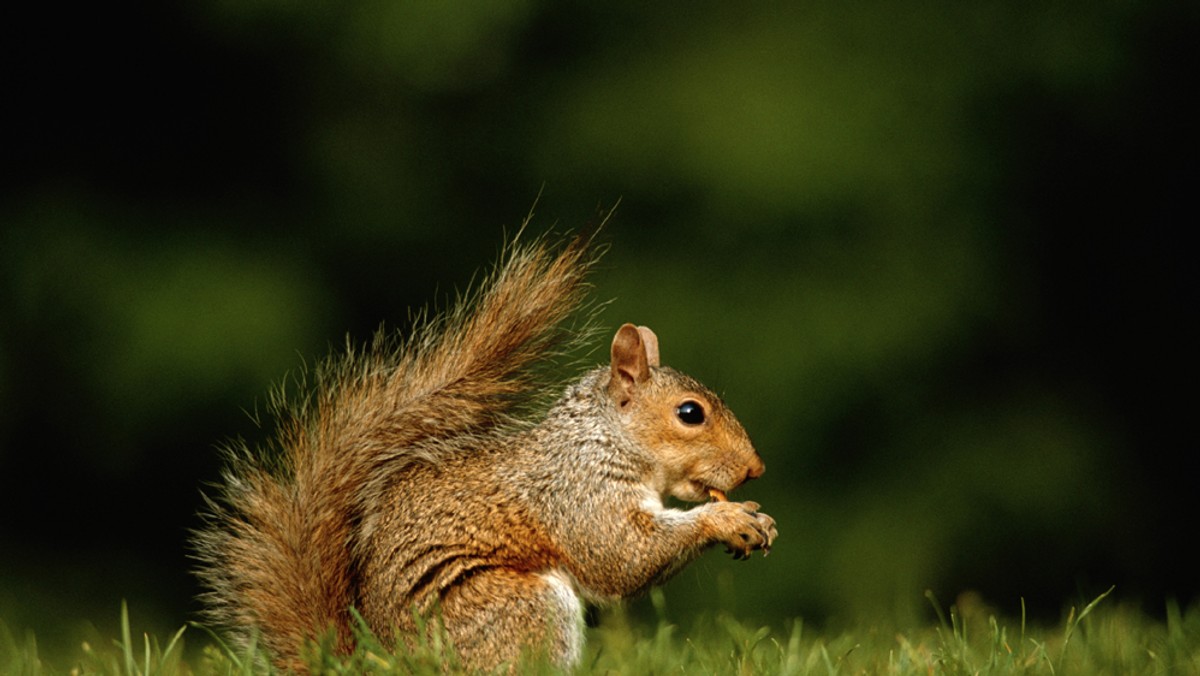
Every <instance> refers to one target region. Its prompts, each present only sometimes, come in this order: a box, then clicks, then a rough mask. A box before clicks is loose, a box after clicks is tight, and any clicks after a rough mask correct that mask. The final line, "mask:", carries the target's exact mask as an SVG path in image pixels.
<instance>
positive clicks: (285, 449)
mask: <svg viewBox="0 0 1200 676" xmlns="http://www.w3.org/2000/svg"><path fill="white" fill-rule="evenodd" d="M518 239H519V238H518ZM594 260H595V253H594V250H593V249H592V247H591V246H590V241H589V239H588V238H586V237H579V238H576V239H575V240H573V241H570V242H568V243H566V244H565V245H562V246H554V245H552V244H551V243H549V242H547V241H546V240H545V239H544V238H542V239H536V240H534V241H532V242H528V243H522V242H519V241H516V242H513V243H511V244H509V245H508V246H507V247H506V249H505V251H504V253H503V256H502V259H501V262H500V263H499V264H498V265H497V267H496V269H495V270H494V271H493V272H492V273H491V274H490V275H489V276H488V278H487V279H486V280H485V281H484V282H483V283H482V284H481V285H480V286H479V287H478V288H477V289H476V290H475V291H474V292H473V293H472V294H469V295H468V296H466V297H463V298H460V299H459V300H458V302H457V303H456V304H455V305H454V307H452V308H451V309H450V310H449V311H447V312H446V313H443V314H440V315H437V316H432V317H429V316H427V317H425V318H424V319H421V320H418V321H417V323H416V326H415V327H414V328H413V329H412V332H411V334H410V335H409V336H408V337H407V338H406V339H404V340H400V339H397V338H394V337H389V336H386V335H384V334H382V333H380V334H378V335H377V336H376V337H375V339H374V340H373V341H372V342H371V343H370V345H369V346H367V347H364V348H354V347H350V348H348V349H347V351H346V353H345V354H344V355H341V356H333V357H330V358H329V359H328V360H327V361H326V362H324V363H322V364H321V365H319V366H318V367H317V368H316V369H315V371H314V372H313V373H312V374H311V379H312V382H311V383H310V384H308V383H306V382H305V380H306V378H305V377H301V378H299V379H298V384H297V386H296V388H295V389H297V390H298V392H296V393H291V392H289V393H286V394H285V392H284V388H280V390H279V391H278V393H277V394H276V396H275V397H274V398H273V401H272V412H273V414H274V415H275V417H276V424H277V429H276V430H275V433H274V436H273V438H272V439H271V441H270V442H269V444H268V447H267V448H265V449H260V450H257V451H255V450H252V449H249V448H247V447H245V446H239V447H236V448H232V449H230V452H229V458H230V459H229V466H228V468H227V469H226V471H225V473H224V475H223V485H222V486H221V491H220V494H219V495H218V496H217V497H216V499H214V500H210V501H209V505H208V507H209V510H208V514H207V515H206V516H207V520H206V523H205V526H204V527H203V528H202V529H201V530H200V531H199V532H197V533H196V535H195V546H196V558H197V559H198V560H199V564H200V565H199V569H198V574H199V576H200V578H201V580H202V582H203V583H204V584H205V586H206V587H207V589H208V591H207V592H206V593H205V595H204V601H205V605H206V606H207V610H206V612H207V615H208V619H209V620H210V621H211V622H213V623H214V624H217V625H219V626H221V627H224V628H226V629H228V630H229V631H230V632H232V634H233V635H234V636H235V637H236V638H237V639H240V640H241V641H242V642H245V641H247V640H249V638H250V637H251V636H252V635H257V640H258V641H259V643H260V644H261V645H263V647H265V648H266V649H267V650H268V651H269V653H270V654H271V655H272V656H273V658H274V659H275V661H276V663H277V664H278V665H280V666H284V667H288V668H295V669H303V667H304V664H305V663H306V662H305V660H304V659H303V656H302V650H303V647H304V646H305V645H306V643H307V642H309V641H311V640H313V639H315V638H318V637H319V636H321V635H323V634H325V633H326V632H332V635H333V637H334V640H335V641H336V644H337V646H338V647H339V648H341V649H346V648H349V646H350V641H351V622H350V611H349V609H350V608H351V607H352V606H356V605H357V604H358V603H359V601H360V599H357V598H356V593H357V590H356V581H355V576H356V567H357V566H358V565H359V564H358V562H357V556H356V554H357V552H359V551H360V550H361V549H362V548H363V547H364V546H365V543H364V538H366V539H369V538H370V534H369V533H364V532H362V529H361V528H360V527H359V526H360V524H362V523H363V520H364V515H365V514H367V513H369V511H370V509H371V505H373V504H375V503H376V502H378V501H379V500H381V499H383V498H384V496H385V495H386V494H387V490H388V485H389V483H390V482H391V481H392V480H393V478H394V477H396V476H398V475H399V474H400V473H402V472H404V471H405V469H406V468H409V467H411V465H412V464H413V463H415V462H424V463H430V464H436V463H438V462H439V461H440V460H441V459H444V458H445V457H447V456H448V455H452V454H455V453H458V452H462V451H465V450H469V449H471V448H474V447H478V446H480V445H481V444H482V443H486V440H487V439H488V438H489V437H490V438H494V439H500V438H501V437H502V436H503V435H505V434H508V433H510V432H511V431H512V428H513V427H514V426H516V427H520V426H521V425H522V424H523V414H525V413H526V410H527V409H528V408H529V407H530V406H531V404H532V403H533V402H534V401H536V400H537V399H538V398H540V397H541V396H542V395H543V394H544V393H545V391H546V385H547V383H546V382H545V370H544V369H543V368H541V367H540V365H541V364H542V363H544V360H545V359H546V355H547V354H553V353H555V352H556V351H561V350H563V349H564V347H565V345H564V341H566V342H570V341H572V340H573V339H574V338H575V337H576V336H577V333H576V332H573V331H570V330H567V329H564V328H563V326H564V324H565V323H566V320H567V319H568V318H570V317H571V316H572V315H573V314H574V313H575V312H576V310H577V309H578V308H579V306H580V305H581V303H582V301H583V299H584V295H585V291H586V283H585V276H586V274H587V272H588V270H589V268H590V267H591V265H592V263H593V261H594Z"/></svg>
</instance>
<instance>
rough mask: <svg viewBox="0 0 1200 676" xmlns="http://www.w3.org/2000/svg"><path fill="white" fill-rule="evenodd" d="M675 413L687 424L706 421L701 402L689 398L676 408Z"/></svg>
mask: <svg viewBox="0 0 1200 676" xmlns="http://www.w3.org/2000/svg"><path fill="white" fill-rule="evenodd" d="M675 415H676V417H678V418H679V419H680V420H682V421H683V422H684V424H687V425H699V424H700V423H702V422H704V407H703V406H701V405H700V402H697V401H692V400H690V399H689V400H688V401H685V402H683V403H682V404H680V405H679V406H677V407H676V408H675Z"/></svg>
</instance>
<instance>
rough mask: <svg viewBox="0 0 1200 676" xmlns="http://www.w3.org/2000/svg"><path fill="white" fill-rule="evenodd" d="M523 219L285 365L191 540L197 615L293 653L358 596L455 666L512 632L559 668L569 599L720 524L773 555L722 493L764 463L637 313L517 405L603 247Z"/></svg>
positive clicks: (483, 654)
mask: <svg viewBox="0 0 1200 676" xmlns="http://www.w3.org/2000/svg"><path fill="white" fill-rule="evenodd" d="M520 235H521V233H520V232H518V233H517V236H516V237H515V238H514V239H513V240H512V241H510V242H508V243H507V244H506V245H505V247H504V249H503V250H502V253H501V259H500V262H499V263H497V265H496V267H495V269H494V270H493V271H492V272H491V273H490V274H489V275H488V276H487V278H486V279H485V280H484V281H483V283H482V284H481V285H479V286H478V287H476V289H475V291H474V292H472V293H469V294H467V295H466V296H465V297H461V298H459V299H458V301H457V302H456V303H455V304H454V305H453V306H452V307H451V308H450V309H449V310H448V311H445V312H443V313H441V314H435V315H422V316H419V317H418V318H417V320H416V322H415V326H414V327H413V328H412V329H411V331H410V335H409V337H408V338H407V339H406V340H403V339H400V338H399V337H396V336H389V335H387V334H385V333H384V332H383V331H382V329H381V331H380V332H379V333H378V334H376V336H375V338H374V340H373V341H372V342H370V343H369V344H368V345H367V346H365V347H356V346H353V345H348V347H347V349H346V351H345V353H344V354H341V355H334V356H331V357H329V358H328V359H326V360H325V361H324V362H322V363H320V364H319V365H318V366H317V367H316V368H315V369H314V371H313V373H312V374H311V378H310V377H309V376H307V375H306V376H300V377H298V378H297V379H296V380H297V381H298V387H299V389H300V391H301V396H298V397H297V396H296V395H293V394H289V393H287V392H285V390H286V388H284V387H281V388H279V389H278V390H277V391H276V392H275V395H274V396H273V397H272V401H271V409H272V413H273V414H274V417H275V420H276V426H277V427H276V429H275V431H274V434H273V436H272V437H271V440H270V441H269V442H268V443H267V444H266V445H265V447H264V448H260V449H258V450H254V449H251V448H250V447H249V446H248V445H247V444H245V443H244V442H239V443H236V444H232V445H230V446H229V447H228V448H227V451H228V456H229V457H228V461H227V462H228V465H227V467H226V469H225V470H224V472H223V474H222V479H221V483H220V484H219V485H218V488H219V493H218V495H217V497H215V498H212V497H206V498H205V500H206V511H205V512H204V514H203V517H204V524H203V525H202V526H201V527H200V529H199V530H198V531H196V532H195V533H194V535H193V546H194V558H195V559H197V560H198V568H197V571H196V572H197V574H198V576H199V578H200V580H201V582H202V583H203V585H204V586H205V587H206V590H207V591H205V592H204V593H203V594H202V597H201V600H202V602H203V603H204V605H205V606H206V610H205V613H206V618H207V620H208V621H209V622H210V623H211V624H214V625H217V626H219V627H221V628H224V629H225V630H226V631H227V632H228V633H229V635H230V636H231V638H232V639H233V640H234V641H235V643H237V644H239V645H248V644H249V643H250V641H251V640H255V641H257V645H259V646H262V647H263V648H265V650H266V652H267V654H268V655H269V656H270V659H272V661H273V662H274V663H275V665H276V666H277V667H279V668H281V669H287V670H294V671H298V672H304V671H306V670H307V669H308V668H309V665H310V663H311V659H312V655H313V653H312V647H313V646H314V645H316V644H317V642H318V641H320V640H322V639H324V640H326V641H329V640H332V642H333V646H334V648H335V649H336V650H338V651H341V652H350V651H352V650H353V644H354V627H355V622H356V621H357V620H356V618H355V616H354V614H353V611H352V610H351V609H354V610H356V611H357V612H358V614H359V615H360V616H361V618H362V620H363V621H365V623H366V625H367V626H368V627H369V628H370V629H371V631H373V632H375V633H376V635H377V636H380V637H381V638H385V639H393V640H397V641H403V640H409V641H410V645H411V639H412V638H413V637H414V636H415V635H417V634H418V633H419V632H420V631H422V629H421V628H420V626H425V623H424V622H422V621H420V620H419V619H418V617H420V616H425V617H434V616H436V618H437V620H438V622H439V623H440V625H441V627H442V630H443V631H444V632H445V635H446V636H448V637H449V639H450V641H451V644H452V646H453V648H454V650H455V651H456V654H457V656H458V659H459V660H460V661H461V664H462V665H463V666H465V667H467V668H470V669H488V670H490V669H493V668H495V667H497V666H498V665H503V664H508V665H510V667H511V666H512V665H514V664H515V663H516V660H517V659H518V658H520V657H521V655H522V654H523V652H524V651H527V650H540V651H548V657H549V658H550V659H551V660H552V661H553V663H555V664H557V665H560V666H563V667H570V666H572V665H574V664H576V663H578V661H579V660H580V658H581V654H582V650H583V636H584V625H585V623H584V611H585V604H607V603H612V602H616V601H618V600H620V599H625V598H629V597H633V596H636V595H638V594H639V593H642V592H644V591H646V590H648V589H649V588H650V587H651V586H652V585H656V584H660V583H662V582H664V581H666V580H667V579H668V578H670V577H671V576H672V575H673V574H674V573H676V572H678V571H679V570H680V569H681V568H682V567H683V566H685V565H686V564H687V563H689V562H690V561H692V560H693V559H695V558H696V557H697V556H699V555H700V554H701V553H702V552H703V551H704V550H705V549H707V548H709V547H710V546H712V545H715V544H723V545H725V546H726V547H727V548H728V550H729V551H730V552H731V553H733V555H734V557H735V558H739V559H744V558H748V557H749V555H750V553H751V552H752V551H755V550H761V551H763V552H764V553H766V552H769V551H770V547H771V545H772V544H773V542H774V540H775V538H776V535H777V530H776V526H775V521H774V519H772V518H771V517H770V516H767V515H766V514H764V513H762V512H760V511H759V505H758V504H756V503H754V502H732V501H728V499H727V498H726V495H725V494H726V493H727V492H728V491H731V490H733V489H734V488H736V487H738V486H739V485H740V484H742V483H743V482H744V481H746V480H748V479H753V478H756V477H758V476H760V475H761V474H762V473H763V470H764V465H763V462H762V460H761V459H760V458H759V456H758V454H757V453H756V451H755V449H754V447H753V446H752V444H751V442H750V439H749V437H748V436H747V434H746V432H745V430H744V429H743V428H742V425H741V424H740V423H739V422H738V420H737V419H736V418H735V417H734V415H733V413H732V412H731V411H730V410H729V408H727V407H726V405H725V404H724V403H723V402H722V400H721V399H720V398H719V397H718V396H717V395H716V394H714V393H713V392H712V391H711V390H709V389H708V388H706V387H705V386H704V385H701V384H700V383H698V382H697V381H695V380H694V379H692V378H690V377H688V376H686V375H684V374H682V373H680V372H678V371H675V370H674V369H671V368H669V367H666V366H663V365H662V364H661V362H660V359H659V349H658V339H657V337H656V336H655V334H654V333H653V332H652V331H651V330H650V329H648V328H646V327H644V326H634V325H633V324H625V325H623V326H621V327H620V328H619V329H618V330H617V332H616V334H615V336H614V337H613V340H612V347H611V361H610V363H609V364H608V365H605V366H600V367H597V368H594V369H592V370H590V371H588V372H586V373H585V374H584V375H583V376H582V377H580V378H578V379H577V380H575V381H574V382H573V383H570V384H568V385H567V386H566V389H565V392H564V393H563V394H561V396H560V397H559V398H558V400H557V402H556V403H553V404H552V405H551V406H550V407H549V410H548V411H547V412H545V413H544V414H543V415H542V416H541V417H540V420H539V419H537V417H535V416H534V415H533V414H532V413H531V412H536V411H537V410H538V408H539V402H542V403H541V404H540V406H541V408H543V409H544V408H545V403H544V402H546V401H547V397H548V396H553V392H554V391H555V389H554V385H553V381H552V380H550V377H549V376H548V375H547V374H546V371H547V369H546V368H545V364H546V361H547V360H548V359H553V357H555V356H556V355H560V354H563V353H564V352H565V351H567V350H569V349H570V348H572V347H574V346H576V345H578V344H579V343H580V342H581V341H585V340H586V335H587V334H588V331H586V330H575V329H572V328H566V327H565V325H567V324H568V323H569V322H568V320H569V319H571V318H572V317H573V316H575V314H576V313H577V311H578V310H579V308H580V307H581V306H582V305H583V302H584V300H585V297H586V295H587V294H586V292H587V290H588V288H589V287H588V283H587V281H586V278H587V276H588V272H589V270H590V269H591V268H592V267H594V264H595V262H596V260H597V259H598V257H599V254H598V253H597V252H596V247H595V246H594V243H593V241H592V239H593V238H592V237H590V236H583V235H580V236H577V237H575V238H574V239H572V240H570V241H567V242H565V243H562V242H552V241H549V240H548V239H547V238H546V237H539V238H535V239H534V241H532V242H529V243H521V242H520ZM348 342H349V341H348ZM310 379H311V380H312V381H313V382H312V383H311V385H307V384H306V383H305V382H304V381H306V380H310ZM293 389H296V388H295V387H294V388H293ZM666 496H671V497H674V498H676V499H678V500H682V501H685V502H692V503H702V504H699V505H697V506H694V507H692V508H690V509H686V510H685V509H679V508H674V507H668V506H665V505H664V502H663V501H664V497H666ZM426 630H427V629H426Z"/></svg>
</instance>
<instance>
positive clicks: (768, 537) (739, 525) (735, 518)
mask: <svg viewBox="0 0 1200 676" xmlns="http://www.w3.org/2000/svg"><path fill="white" fill-rule="evenodd" d="M707 507H708V508H710V509H711V510H712V511H711V512H710V517H711V519H712V521H711V523H712V527H713V535H714V539H715V540H717V541H719V542H722V543H724V544H725V548H726V551H728V552H729V553H731V554H733V558H735V559H748V558H750V552H752V551H754V550H756V549H761V550H763V554H764V555H766V554H767V553H769V552H770V551H771V545H772V544H773V543H774V542H775V537H776V536H778V535H779V531H777V530H776V529H775V519H772V518H771V517H769V516H767V515H766V514H763V513H761V512H759V511H758V503H757V502H713V503H709V504H708V505H707Z"/></svg>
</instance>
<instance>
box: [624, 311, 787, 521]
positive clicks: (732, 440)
mask: <svg viewBox="0 0 1200 676" xmlns="http://www.w3.org/2000/svg"><path fill="white" fill-rule="evenodd" d="M608 395H609V397H610V399H611V400H612V404H613V406H614V407H615V409H616V412H617V415H618V416H619V417H620V418H621V420H622V422H623V423H624V425H625V428H626V429H627V430H628V431H629V433H630V434H631V435H632V436H633V437H634V439H635V440H636V441H637V443H638V445H639V446H641V447H642V448H643V449H645V450H646V451H648V452H649V453H650V454H651V455H652V456H653V457H654V459H655V460H656V464H657V468H658V472H657V476H656V477H655V483H656V484H658V485H657V486H656V488H657V489H658V490H659V492H661V493H666V494H670V495H672V496H674V497H676V498H679V499H680V500H687V501H690V502H702V501H704V500H707V499H709V498H710V497H723V494H724V493H725V492H726V491H730V490H733V489H734V488H736V487H738V486H739V485H741V484H742V483H743V482H744V481H746V480H748V479H754V478H756V477H758V476H761V475H762V473H763V470H764V469H765V468H764V466H763V462H762V460H761V459H760V458H759V457H758V453H756V452H755V451H754V446H753V444H751V443H750V438H749V437H748V436H747V435H746V430H744V429H743V428H742V425H741V423H739V422H738V421H737V418H735V417H734V415H733V412H732V411H730V410H729V408H728V407H727V406H725V403H724V402H722V401H721V399H720V397H718V396H717V395H716V394H714V393H713V392H712V391H711V390H709V389H708V388H707V387H704V386H703V385H701V384H700V383H698V382H696V381H695V380H694V379H692V378H689V377H688V376H686V375H684V374H682V373H679V372H678V371H676V370H674V369H671V368H668V367H664V366H662V365H661V364H660V363H659V356H658V337H657V336H655V335H654V332H653V331H651V330H650V329H648V328H646V327H645V326H634V325H633V324H625V325H624V326H622V327H621V328H620V329H619V330H618V331H617V335H616V336H615V337H614V338H613V344H612V364H611V369H610V375H609V382H608ZM714 491H716V493H714Z"/></svg>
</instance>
